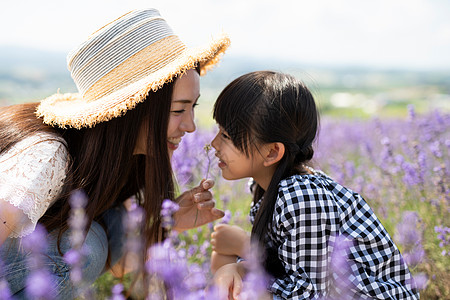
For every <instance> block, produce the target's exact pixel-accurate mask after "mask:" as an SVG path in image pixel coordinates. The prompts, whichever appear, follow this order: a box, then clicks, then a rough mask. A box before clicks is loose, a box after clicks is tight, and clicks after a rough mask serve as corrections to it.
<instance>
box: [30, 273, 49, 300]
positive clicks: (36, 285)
mask: <svg viewBox="0 0 450 300" xmlns="http://www.w3.org/2000/svg"><path fill="white" fill-rule="evenodd" d="M53 282H54V281H53V278H52V276H51V274H50V272H48V271H47V270H43V269H41V270H35V271H33V272H31V273H30V275H29V276H28V277H27V280H26V292H27V295H28V296H29V297H30V298H31V299H42V300H44V299H55V298H56V296H55V290H54V283H53Z"/></svg>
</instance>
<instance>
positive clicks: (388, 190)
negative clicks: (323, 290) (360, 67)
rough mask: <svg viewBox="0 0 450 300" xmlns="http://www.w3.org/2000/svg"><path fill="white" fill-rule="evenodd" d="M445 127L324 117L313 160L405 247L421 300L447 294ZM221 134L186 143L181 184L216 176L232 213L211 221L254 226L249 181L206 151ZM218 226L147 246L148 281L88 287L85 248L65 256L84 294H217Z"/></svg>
mask: <svg viewBox="0 0 450 300" xmlns="http://www.w3.org/2000/svg"><path fill="white" fill-rule="evenodd" d="M449 129H450V114H448V113H444V112H440V111H432V112H428V113H426V114H416V113H415V111H414V107H412V106H409V107H408V112H407V117H405V118H400V117H398V118H389V119H385V118H383V119H381V118H370V119H364V120H362V119H341V118H339V119H337V118H331V117H329V116H324V117H322V120H321V130H320V135H319V138H318V140H317V145H316V154H315V159H314V161H313V162H312V164H313V166H314V167H315V168H317V169H321V170H323V171H324V172H326V173H328V174H329V175H330V176H331V177H333V178H335V179H336V180H337V181H338V182H340V183H343V184H344V185H346V186H348V187H349V188H351V189H353V190H354V191H356V192H358V193H360V194H362V195H363V197H364V198H365V199H366V201H367V202H368V203H369V205H370V206H371V207H372V208H373V210H374V211H375V212H376V214H377V215H378V217H379V218H380V220H381V221H382V223H383V225H384V226H385V227H386V229H387V230H388V232H389V234H390V235H391V236H392V237H393V239H394V241H395V242H396V244H397V245H398V246H399V248H400V251H401V252H402V254H403V256H404V258H405V259H406V261H407V263H408V265H409V267H410V269H411V271H412V273H413V275H414V278H415V283H416V285H417V288H419V289H420V290H421V298H422V299H450V287H449V285H448V282H450V259H449V258H450V218H449V216H450V214H449V209H450V206H449V202H450V155H449V149H450V130H449ZM215 132H216V128H215V127H211V128H210V129H204V128H203V129H202V128H199V129H198V130H197V131H196V132H195V133H193V134H188V135H186V136H185V138H184V139H183V142H182V145H181V146H180V149H179V150H177V151H176V152H175V154H174V157H173V168H174V171H175V173H176V177H177V182H178V185H179V190H180V191H183V190H185V189H187V188H190V187H193V186H195V185H197V184H198V183H199V181H200V180H201V179H202V178H205V177H207V178H213V179H215V181H216V186H215V187H214V191H213V193H214V197H215V199H216V200H217V207H218V208H220V209H223V210H224V211H225V212H226V214H225V217H224V218H223V219H221V220H218V221H216V222H215V224H217V223H229V224H236V225H240V226H242V227H244V228H246V229H247V230H250V224H249V221H248V218H247V214H248V211H249V209H250V202H251V196H250V193H249V191H248V187H247V180H240V181H226V180H224V179H222V178H221V177H220V170H219V169H218V167H217V160H216V158H215V156H214V150H213V149H212V150H209V148H205V145H207V144H209V143H210V141H211V140H212V138H213V136H214V135H215ZM82 198H83V197H82V195H79V194H78V195H76V196H75V197H74V201H73V203H72V204H73V208H74V209H73V217H74V221H73V222H72V226H73V227H72V229H74V232H75V233H76V232H79V231H80V228H78V227H77V226H80V224H83V222H82V221H81V222H80V220H78V221H76V219H77V218H78V219H79V218H83V209H82V207H83V203H84V202H83V201H84V200H85V199H84V200H83V199H82ZM176 209H177V206H176V204H174V203H172V202H170V201H166V202H165V203H164V207H163V211H162V216H163V221H164V224H165V226H166V228H169V229H170V226H171V218H170V215H171V214H172V213H173V212H174V211H175V210H176ZM142 217H143V216H142V214H141V212H140V211H139V209H138V208H135V209H134V210H132V211H131V212H130V215H129V218H128V222H127V228H128V230H129V232H131V233H133V232H136V226H139V222H140V221H141V220H142ZM213 225H214V224H208V225H205V226H203V227H200V228H198V229H195V230H191V231H189V232H185V233H183V234H181V235H178V236H177V235H174V234H172V235H171V236H170V237H169V238H168V239H167V240H166V241H165V242H164V243H162V244H159V245H156V246H154V247H152V248H151V249H149V254H150V257H151V258H150V260H149V261H148V262H147V263H146V265H145V266H140V265H137V267H141V268H145V270H146V271H147V273H148V274H150V276H149V278H148V281H146V282H145V283H143V281H142V280H138V281H134V278H133V277H132V276H131V275H128V276H125V277H124V278H121V279H118V278H114V277H113V276H112V275H111V274H109V273H106V274H104V275H103V276H101V277H100V278H99V279H98V280H97V282H96V283H95V284H94V286H92V287H89V286H85V285H83V278H82V276H81V273H80V270H79V263H80V261H82V256H83V255H86V253H83V251H82V249H81V248H80V247H78V248H77V247H76V248H75V249H74V251H71V252H70V253H68V254H67V255H66V260H67V262H68V263H70V264H72V265H73V271H72V273H71V280H72V281H73V282H74V283H75V284H76V285H77V286H79V287H80V288H81V289H82V290H83V291H84V293H85V296H84V298H85V299H115V300H118V299H126V295H127V294H130V293H131V296H132V297H133V298H141V296H142V291H143V290H144V289H148V292H149V293H150V296H149V298H150V299H217V294H216V293H217V291H216V290H215V289H214V287H213V286H211V284H210V279H211V273H210V271H209V256H210V252H211V247H210V241H209V237H210V234H211V232H212V228H213ZM39 234H42V232H40V231H39V230H38V231H36V233H35V234H33V235H31V236H30V237H29V239H30V240H29V241H28V242H27V241H25V242H24V245H25V246H26V245H33V239H36V238H40V237H39V236H36V235H39ZM128 236H129V239H128V241H127V244H126V247H127V249H128V250H129V251H130V252H131V253H133V252H135V253H138V252H139V247H140V246H141V245H140V243H139V242H140V239H139V237H138V236H136V235H133V234H129V235H128ZM78 238H79V235H78V236H77V235H76V234H75V235H74V240H73V244H74V245H80V244H79V240H78ZM31 249H33V248H32V247H31ZM33 251H38V252H39V251H40V250H39V249H34V250H33ZM132 258H133V257H132ZM131 261H132V262H133V260H131ZM135 262H136V260H135ZM31 263H32V264H33V265H32V267H33V266H34V267H33V268H34V269H33V270H34V271H33V272H31V274H30V276H32V277H31V278H32V280H31V279H30V282H32V283H35V284H34V285H33V284H30V286H29V290H30V291H29V293H31V295H34V296H35V298H37V299H38V298H40V299H51V298H52V295H51V294H43V295H42V291H43V290H44V292H45V291H49V290H50V289H42V288H39V287H42V286H45V284H48V281H47V283H46V280H45V278H48V276H49V274H48V273H46V272H45V269H44V268H42V266H41V265H40V262H39V260H35V261H33V262H31ZM0 270H1V266H0ZM265 279H267V278H266V277H265V275H264V274H263V272H262V271H261V270H260V268H259V267H258V266H257V265H256V264H255V268H254V270H252V271H251V272H250V275H249V276H248V277H247V278H245V287H246V288H244V290H243V292H242V295H241V299H248V300H250V299H257V298H258V293H259V292H260V291H261V290H263V289H264V281H265ZM36 282H37V283H36ZM130 285H132V286H133V289H130ZM33 293H35V294H33ZM40 293H41V294H40ZM0 298H1V299H11V298H8V287H7V286H6V285H5V282H0Z"/></svg>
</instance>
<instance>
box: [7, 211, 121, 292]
mask: <svg viewBox="0 0 450 300" xmlns="http://www.w3.org/2000/svg"><path fill="white" fill-rule="evenodd" d="M125 214H126V210H125V209H124V208H123V207H120V208H119V207H116V208H111V209H109V210H107V211H106V212H105V214H104V215H103V221H104V223H105V226H106V227H107V229H108V235H107V234H106V232H105V230H104V229H103V227H102V226H100V224H98V223H97V222H92V224H91V227H90V228H89V231H88V233H87V236H86V240H85V242H84V246H83V247H85V249H86V250H87V251H88V255H87V257H86V260H85V264H84V266H83V268H82V272H83V281H84V282H85V283H87V284H92V283H94V281H95V280H96V279H97V278H98V277H99V276H100V275H101V274H102V273H103V272H104V271H105V270H106V269H105V267H106V260H107V257H108V249H109V252H110V255H111V266H112V265H114V264H115V263H116V262H117V261H118V260H119V259H120V258H121V256H122V254H123V244H124V239H125V234H124V227H123V220H124V217H125ZM69 235H70V231H66V232H65V233H64V234H63V235H62V237H61V243H60V248H61V252H62V253H65V252H67V251H68V250H69V249H70V248H71V247H70V242H69ZM57 238H58V230H55V231H53V232H51V233H50V234H49V235H48V241H47V243H48V248H47V255H45V256H44V257H43V260H44V264H45V266H46V267H47V268H48V270H49V271H50V272H51V274H52V275H53V276H52V280H53V281H54V282H53V283H52V286H53V287H54V294H56V295H57V298H58V299H74V298H75V297H76V295H77V291H75V289H74V286H73V285H72V282H71V281H70V265H68V264H67V263H66V262H65V261H64V258H63V257H62V256H61V254H60V253H59V251H58V248H57ZM29 256H30V253H29V252H26V251H24V250H23V247H22V246H21V240H20V239H14V238H9V239H7V240H6V241H5V243H4V244H3V245H2V246H1V247H0V260H1V261H2V262H3V264H4V268H3V270H2V272H0V276H3V279H6V281H7V282H8V283H9V288H10V290H11V293H12V294H13V296H14V298H15V299H27V294H26V291H25V285H26V278H27V277H28V275H29V273H30V271H29V269H28V268H27V259H28V257H29ZM0 279H2V278H1V277H0Z"/></svg>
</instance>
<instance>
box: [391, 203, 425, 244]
mask: <svg viewBox="0 0 450 300" xmlns="http://www.w3.org/2000/svg"><path fill="white" fill-rule="evenodd" d="M418 222H419V215H418V214H417V212H415V211H405V212H403V218H402V221H401V222H400V223H398V224H397V227H396V229H397V234H396V235H395V239H396V240H397V242H398V243H400V244H402V245H404V246H406V247H408V246H409V247H411V246H414V245H415V244H416V243H417V242H418V241H419V242H420V241H421V236H420V233H419V232H418V230H417V224H418Z"/></svg>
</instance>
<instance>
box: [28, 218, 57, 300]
mask: <svg viewBox="0 0 450 300" xmlns="http://www.w3.org/2000/svg"><path fill="white" fill-rule="evenodd" d="M22 242H23V243H22V245H23V246H24V249H25V250H27V251H30V256H29V260H28V267H29V268H30V274H29V275H28V277H27V279H26V287H25V291H26V294H27V295H28V297H30V298H31V299H54V298H55V296H56V295H55V290H54V282H55V279H54V278H53V276H52V275H51V273H50V271H49V270H47V268H46V267H45V265H46V264H45V259H46V257H47V255H46V251H47V231H46V229H45V228H44V226H42V225H41V224H39V223H38V224H37V225H36V229H35V230H34V231H33V232H32V233H31V234H29V235H27V236H25V237H24V238H23V239H22Z"/></svg>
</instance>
